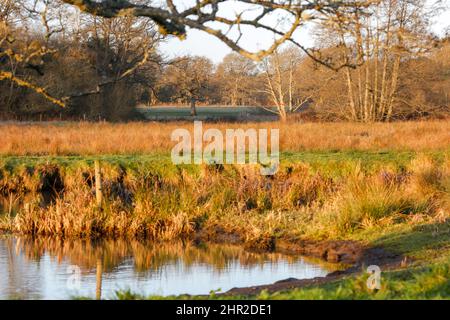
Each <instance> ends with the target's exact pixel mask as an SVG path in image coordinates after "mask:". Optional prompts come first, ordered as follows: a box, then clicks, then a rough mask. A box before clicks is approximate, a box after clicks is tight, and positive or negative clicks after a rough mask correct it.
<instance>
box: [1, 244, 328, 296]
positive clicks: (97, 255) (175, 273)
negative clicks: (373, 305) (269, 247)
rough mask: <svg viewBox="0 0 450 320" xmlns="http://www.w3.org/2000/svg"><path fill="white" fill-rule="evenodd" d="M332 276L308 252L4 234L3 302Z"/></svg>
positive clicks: (197, 290) (201, 290)
mask: <svg viewBox="0 0 450 320" xmlns="http://www.w3.org/2000/svg"><path fill="white" fill-rule="evenodd" d="M327 273H328V271H327V270H325V269H324V268H323V267H321V266H319V265H317V264H314V263H311V262H307V261H305V260H304V259H303V258H302V257H296V256H295V257H294V256H288V255H282V254H279V253H253V252H248V251H245V250H244V249H243V248H241V247H239V246H233V245H218V244H205V245H201V246H196V245H193V244H192V243H183V242H176V243H155V242H151V241H125V240H104V241H96V242H94V241H87V240H86V241H85V240H65V241H63V240H58V239H54V238H40V237H39V238H35V239H32V238H21V237H14V236H0V299H70V298H73V297H77V296H84V297H91V298H96V296H97V297H98V296H100V295H101V297H102V298H106V299H108V298H114V296H115V292H116V291H117V290H131V291H132V292H136V293H140V294H144V295H178V294H209V293H210V292H211V291H213V290H214V291H216V290H219V289H220V290H221V291H222V292H224V291H227V290H229V289H231V288H233V287H246V286H253V285H261V284H269V283H273V282H275V281H279V280H283V279H286V278H297V279H309V278H314V277H318V276H325V275H326V274H327Z"/></svg>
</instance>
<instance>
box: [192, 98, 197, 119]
mask: <svg viewBox="0 0 450 320" xmlns="http://www.w3.org/2000/svg"><path fill="white" fill-rule="evenodd" d="M191 116H193V117H195V116H197V109H196V107H195V98H191Z"/></svg>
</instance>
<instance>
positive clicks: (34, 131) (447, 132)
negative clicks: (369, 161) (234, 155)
mask: <svg viewBox="0 0 450 320" xmlns="http://www.w3.org/2000/svg"><path fill="white" fill-rule="evenodd" d="M0 128H1V132H2V135H1V136H0V155H3V156H42V155H65V156H74V155H78V156H85V155H118V154H120V155H135V154H149V153H170V150H171V149H172V148H173V146H174V142H172V141H171V139H170V133H171V132H172V131H173V130H175V129H178V128H186V129H188V130H191V131H192V130H193V125H192V122H167V123H161V122H130V123H117V124H113V123H106V122H104V123H90V122H59V123H58V122H56V123H54V122H42V123H39V122H21V123H17V122H3V123H1V124H0ZM208 128H217V129H219V130H222V131H224V130H226V129H228V128H230V129H237V128H242V129H246V128H254V129H260V128H264V129H272V128H276V129H280V150H281V151H282V152H301V151H326V152H328V151H358V150H360V151H370V150H371V151H377V152H380V151H390V150H392V151H430V150H448V149H449V148H450V146H449V141H450V121H444V120H441V121H420V122H393V123H373V124H370V125H368V124H364V123H348V122H341V123H339V122H337V123H296V122H292V123H289V122H288V123H285V124H282V123H279V122H255V123H229V122H219V123H205V124H204V130H206V129H208Z"/></svg>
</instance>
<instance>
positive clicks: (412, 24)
mask: <svg viewBox="0 0 450 320" xmlns="http://www.w3.org/2000/svg"><path fill="white" fill-rule="evenodd" d="M425 6H426V1H425V0H381V1H377V2H376V3H375V4H374V5H373V6H371V7H370V10H367V8H366V7H361V8H358V7H355V8H353V9H352V10H350V12H349V13H348V14H347V15H345V16H342V15H341V14H340V12H337V11H336V12H335V15H334V18H333V19H332V20H329V21H327V22H326V23H325V24H324V25H323V28H324V31H325V33H326V35H327V36H329V35H330V34H331V35H332V36H333V35H337V36H338V38H335V39H333V40H332V42H334V45H335V46H336V48H338V52H337V53H338V56H340V57H341V59H342V64H347V65H354V66H357V67H356V69H352V68H350V67H348V66H347V67H345V68H344V75H345V83H346V87H347V100H348V101H347V104H348V106H349V113H348V118H350V119H352V120H357V121H364V122H369V121H389V120H390V119H391V118H392V115H393V112H394V106H395V104H396V94H397V90H398V83H399V70H400V64H401V62H402V61H405V59H411V58H414V57H418V56H420V55H422V54H424V53H425V52H428V50H429V49H430V48H431V46H432V44H433V41H432V39H431V36H430V34H429V33H428V31H427V23H428V20H427V18H428V16H427V11H426V10H425ZM349 17H350V18H349ZM334 54H336V51H334Z"/></svg>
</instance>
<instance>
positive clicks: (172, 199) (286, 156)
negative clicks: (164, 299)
mask: <svg viewBox="0 0 450 320" xmlns="http://www.w3.org/2000/svg"><path fill="white" fill-rule="evenodd" d="M241 126H244V128H250V127H254V128H275V127H279V128H280V138H281V147H280V150H281V152H282V153H281V167H280V170H279V171H278V173H277V174H276V175H275V176H273V177H264V176H261V175H260V174H259V168H258V166H255V165H214V166H207V165H201V166H196V165H181V166H175V165H173V164H172V163H171V160H170V150H171V148H172V146H173V145H174V142H172V141H170V132H171V131H172V130H174V129H176V128H179V127H185V128H188V129H192V124H190V123H187V122H173V123H172V122H171V123H165V124H162V123H128V124H110V123H85V122H82V123H28V124H17V123H3V124H2V125H1V128H2V133H3V135H2V136H1V137H0V154H1V156H0V194H1V195H2V196H1V199H2V201H1V202H0V209H2V211H3V212H4V213H3V215H0V230H3V231H5V232H13V233H21V234H28V235H29V234H31V235H42V236H59V237H64V238H84V239H95V238H100V237H101V238H111V237H112V238H132V239H143V238H145V239H157V240H174V239H180V238H181V239H190V240H196V241H203V240H207V241H223V239H226V241H229V240H230V239H234V240H233V241H236V242H238V243H240V244H243V245H244V246H245V247H246V248H248V249H252V250H263V251H272V250H276V249H277V247H278V243H282V242H289V243H293V244H296V243H297V244H299V243H302V241H314V242H315V243H317V244H320V243H324V242H330V241H351V242H354V243H357V244H358V245H360V246H362V247H364V248H371V247H382V248H384V249H385V250H388V251H389V252H394V253H395V254H398V255H401V256H404V257H407V258H408V259H409V260H407V261H408V263H406V264H405V265H404V266H403V267H399V266H396V268H400V269H399V270H400V271H398V270H397V269H396V270H394V271H392V272H393V273H387V278H386V279H387V280H388V281H390V282H388V283H387V284H386V286H387V287H385V288H388V287H389V288H390V289H389V291H386V290H387V289H386V290H385V291H381V293H377V295H375V296H374V295H371V294H369V293H368V292H367V290H362V291H361V290H359V289H358V288H360V287H361V286H362V285H361V283H363V281H365V280H364V279H365V278H364V275H361V276H360V275H356V276H355V275H352V276H349V277H346V278H344V279H341V280H339V281H338V282H335V283H327V284H324V285H321V286H319V287H317V286H315V287H312V288H301V289H296V290H290V291H288V292H281V293H280V292H263V293H261V294H259V295H256V296H248V295H247V296H239V297H240V298H248V297H258V298H262V299H263V298H305V297H307V296H310V297H315V298H367V297H372V298H396V297H397V298H405V297H406V298H407V297H422V298H424V297H428V296H427V293H426V292H428V291H424V292H425V293H424V292H422V293H420V292H419V291H418V290H417V286H418V283H423V285H428V286H429V287H430V289H429V292H430V296H429V297H432V298H448V297H449V296H450V292H449V286H448V270H449V269H448V268H449V258H450V251H449V248H450V237H449V234H450V232H449V230H450V229H449V223H450V196H449V195H450V158H449V155H450V143H449V141H450V130H449V129H450V122H448V121H430V122H401V123H385V124H381V123H377V124H371V125H367V124H353V123H301V124H298V123H286V124H279V123H272V122H269V123H249V124H245V125H242V124H237V123H214V124H213V123H209V124H204V127H205V128H208V127H217V128H219V129H226V128H239V127H241ZM94 160H100V162H101V165H102V180H103V187H104V188H103V192H104V201H103V204H102V208H101V210H99V209H98V208H97V204H96V199H95V192H94V190H93V176H94V171H93V162H94ZM309 254H313V255H314V253H312V252H310V253H309ZM316 254H318V255H319V257H321V258H324V259H326V260H328V261H329V262H342V261H341V260H342V259H343V258H342V257H341V256H340V255H334V256H333V255H331V254H329V253H328V254H327V255H326V256H324V255H323V252H318V253H316ZM405 267H408V268H407V269H404V268H405ZM416 271H417V272H416ZM389 272H391V271H389ZM415 277H417V279H419V280H420V279H421V280H420V281H422V282H420V281H419V282H417V283H415V282H413V280H408V279H416V278H415ZM402 279H406V280H405V281H406V282H405V281H404V282H402ZM408 281H409V282H408ZM402 285H403V286H405V288H406V289H405V290H406V292H401V289H399V288H401V286H402ZM392 288H393V289H392ZM439 288H441V289H439ZM387 292H388V293H387ZM120 297H127V298H144V297H139V296H133V295H132V294H131V293H122V294H119V298H120ZM152 298H153V297H152ZM213 298H215V297H213Z"/></svg>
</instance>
